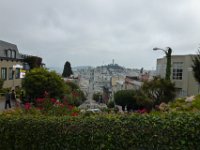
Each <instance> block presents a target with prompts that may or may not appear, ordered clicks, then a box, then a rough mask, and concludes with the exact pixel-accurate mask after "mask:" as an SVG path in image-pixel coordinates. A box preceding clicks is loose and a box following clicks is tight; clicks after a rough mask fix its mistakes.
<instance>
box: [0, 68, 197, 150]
mask: <svg viewBox="0 0 200 150" xmlns="http://www.w3.org/2000/svg"><path fill="white" fill-rule="evenodd" d="M18 90H19V91H16V92H17V96H18V97H19V98H20V99H21V100H22V104H21V106H20V107H17V108H15V109H10V110H7V111H4V112H2V113H1V114H0V149H16V150H17V149H19V150H21V149H25V150H26V149H37V150H40V149H41V150H42V149H49V150H51V149H52V150H54V149H59V150H65V149H70V150H77V149H80V150H93V149H95V150H108V149H109V150H122V149H127V150H138V149H141V150H143V149H144V150H148V149H149V150H152V149H161V150H165V149H166V150H169V149H172V150H173V149H181V150H182V149H198V144H199V142H200V137H199V133H200V111H199V110H200V95H197V96H194V97H192V98H191V99H188V98H181V99H175V93H174V85H173V83H171V82H170V81H166V80H163V79H159V78H155V79H154V80H152V81H151V82H148V83H145V84H144V86H143V87H142V88H141V90H138V91H134V90H126V91H119V92H117V93H116V94H115V99H114V100H115V101H109V103H108V109H104V110H101V111H102V113H92V112H84V113H82V112H81V111H80V110H79V109H78V106H79V105H80V104H82V103H83V102H84V101H85V99H86V98H85V96H84V94H83V92H82V91H81V90H80V88H79V87H78V86H77V85H76V84H74V83H73V82H64V81H63V80H62V79H61V77H59V76H58V75H57V74H56V73H55V72H50V71H48V70H45V69H41V68H36V69H33V70H31V71H30V72H29V73H28V74H27V75H26V78H25V79H24V81H23V89H18ZM21 90H23V93H24V95H21V92H22V91H21ZM98 98H99V95H98V96H97V100H98ZM116 104H117V105H120V106H122V109H123V110H125V108H127V111H126V112H123V113H119V112H118V109H116Z"/></svg>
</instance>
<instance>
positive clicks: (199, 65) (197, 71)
mask: <svg viewBox="0 0 200 150" xmlns="http://www.w3.org/2000/svg"><path fill="white" fill-rule="evenodd" d="M192 69H193V72H194V77H195V79H196V80H197V81H198V82H199V84H200V50H198V54H197V56H195V57H194V58H193V65H192Z"/></svg>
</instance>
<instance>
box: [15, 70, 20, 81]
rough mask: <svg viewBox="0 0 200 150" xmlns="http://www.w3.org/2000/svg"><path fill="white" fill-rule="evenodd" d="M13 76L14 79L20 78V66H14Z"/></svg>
mask: <svg viewBox="0 0 200 150" xmlns="http://www.w3.org/2000/svg"><path fill="white" fill-rule="evenodd" d="M15 78H16V79H19V78H20V68H16V70H15Z"/></svg>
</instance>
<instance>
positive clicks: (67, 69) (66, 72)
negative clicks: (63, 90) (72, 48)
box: [62, 61, 73, 77]
mask: <svg viewBox="0 0 200 150" xmlns="http://www.w3.org/2000/svg"><path fill="white" fill-rule="evenodd" d="M72 74H73V72H72V68H71V64H70V63H69V62H68V61H67V62H66V63H65V65H64V69H63V73H62V76H63V77H70V76H71V75H72Z"/></svg>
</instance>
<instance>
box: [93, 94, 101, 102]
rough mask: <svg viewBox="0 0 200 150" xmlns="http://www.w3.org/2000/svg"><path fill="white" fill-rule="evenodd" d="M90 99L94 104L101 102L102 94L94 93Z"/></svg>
mask: <svg viewBox="0 0 200 150" xmlns="http://www.w3.org/2000/svg"><path fill="white" fill-rule="evenodd" d="M92 99H93V100H95V101H96V102H101V101H102V94H101V93H94V94H93V96H92Z"/></svg>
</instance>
